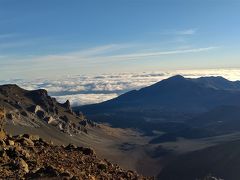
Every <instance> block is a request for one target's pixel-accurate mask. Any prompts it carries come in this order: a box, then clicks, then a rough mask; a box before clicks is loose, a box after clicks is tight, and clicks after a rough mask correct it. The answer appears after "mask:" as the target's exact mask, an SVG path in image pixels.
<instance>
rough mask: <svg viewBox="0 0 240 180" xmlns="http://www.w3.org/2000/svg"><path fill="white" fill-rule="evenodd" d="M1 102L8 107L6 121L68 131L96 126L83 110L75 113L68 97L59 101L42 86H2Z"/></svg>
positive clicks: (5, 110)
mask: <svg viewBox="0 0 240 180" xmlns="http://www.w3.org/2000/svg"><path fill="white" fill-rule="evenodd" d="M0 106H3V107H4V108H5V109H4V116H6V123H7V124H12V125H21V126H28V127H35V128H41V127H43V126H46V125H49V126H53V127H55V128H56V129H58V130H59V131H61V132H64V133H67V134H69V135H74V134H80V133H82V132H84V133H86V132H87V128H88V127H93V126H94V123H92V122H91V121H89V120H87V119H86V118H85V117H84V116H83V115H82V114H79V115H76V114H75V113H74V112H73V111H72V108H71V105H70V102H69V101H68V100H67V101H66V103H63V104H61V103H58V102H57V101H56V99H55V98H52V97H50V96H49V95H48V93H47V91H46V90H43V89H39V90H34V91H27V90H24V89H22V88H20V87H18V86H17V85H11V84H10V85H3V86H0ZM0 113H1V109H0ZM5 113H6V115H5ZM0 116H1V114H0Z"/></svg>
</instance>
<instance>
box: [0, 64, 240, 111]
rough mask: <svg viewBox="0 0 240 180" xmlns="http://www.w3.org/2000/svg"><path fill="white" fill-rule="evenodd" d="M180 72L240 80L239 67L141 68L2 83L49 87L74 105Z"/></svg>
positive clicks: (107, 96) (62, 100) (103, 98)
mask: <svg viewBox="0 0 240 180" xmlns="http://www.w3.org/2000/svg"><path fill="white" fill-rule="evenodd" d="M176 74H181V75H183V76H185V77H190V78H196V77H200V76H223V77H225V78H227V79H230V80H238V79H239V77H240V69H210V70H179V71H168V72H141V73H118V74H101V75H97V76H84V75H79V76H70V77H62V78H58V79H53V80H45V79H35V80H31V81H26V80H23V79H13V80H8V81H0V84H7V83H15V84H18V85H19V86H21V87H23V88H25V89H28V90H33V89H40V88H42V89H47V90H48V92H49V94H50V95H51V96H54V97H56V98H57V100H58V101H59V102H64V101H66V100H67V99H69V100H70V102H71V103H72V105H73V106H76V105H83V104H92V103H99V102H102V101H106V100H109V99H112V98H115V97H117V96H118V95H120V94H123V93H125V92H127V91H130V90H133V89H139V88H142V87H145V86H149V85H151V84H154V83H156V82H158V81H160V80H162V79H165V78H168V77H170V76H173V75H176Z"/></svg>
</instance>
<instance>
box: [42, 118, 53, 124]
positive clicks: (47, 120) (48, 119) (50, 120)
mask: <svg viewBox="0 0 240 180" xmlns="http://www.w3.org/2000/svg"><path fill="white" fill-rule="evenodd" d="M44 121H46V122H47V123H48V124H51V123H53V122H54V121H55V119H54V118H53V117H52V116H48V117H45V118H44Z"/></svg>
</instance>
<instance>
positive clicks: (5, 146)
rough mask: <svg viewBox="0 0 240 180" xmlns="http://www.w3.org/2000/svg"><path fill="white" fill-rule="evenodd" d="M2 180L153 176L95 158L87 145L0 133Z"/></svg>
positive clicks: (135, 177)
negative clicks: (126, 169)
mask: <svg viewBox="0 0 240 180" xmlns="http://www.w3.org/2000/svg"><path fill="white" fill-rule="evenodd" d="M0 138H1V140H0V177H1V178H3V179H92V180H94V179H146V180H147V179H153V178H148V177H142V176H140V175H138V174H137V173H136V172H133V171H125V170H123V169H121V168H120V167H119V166H117V165H113V164H111V163H110V162H108V161H107V160H100V159H99V158H97V156H96V154H95V153H94V151H93V150H92V149H90V148H83V147H76V146H74V145H71V144H70V145H68V146H54V145H52V144H51V143H48V142H46V141H44V140H42V139H41V138H39V137H38V136H31V135H28V134H24V135H19V136H13V137H12V136H9V135H6V134H5V133H4V131H1V135H0Z"/></svg>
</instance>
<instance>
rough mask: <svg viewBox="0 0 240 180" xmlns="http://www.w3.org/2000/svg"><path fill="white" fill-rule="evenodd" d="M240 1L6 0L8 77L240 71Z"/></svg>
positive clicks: (0, 47) (1, 9)
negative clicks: (158, 71)
mask: <svg viewBox="0 0 240 180" xmlns="http://www.w3.org/2000/svg"><path fill="white" fill-rule="evenodd" d="M239 17H240V1H238V0H201V1H200V0H181V1H180V0H87V1H83V0H71V1H69V0H68V1H67V0H41V1H37V0H21V1H20V0H0V71H1V79H10V78H37V77H46V78H48V77H54V76H58V75H76V74H98V73H113V72H136V71H148V70H151V71H157V70H173V69H199V68H231V67H235V68H236V67H240V61H239V58H240V52H239V48H240V43H239V42H240V36H239V32H240V18H239Z"/></svg>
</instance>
